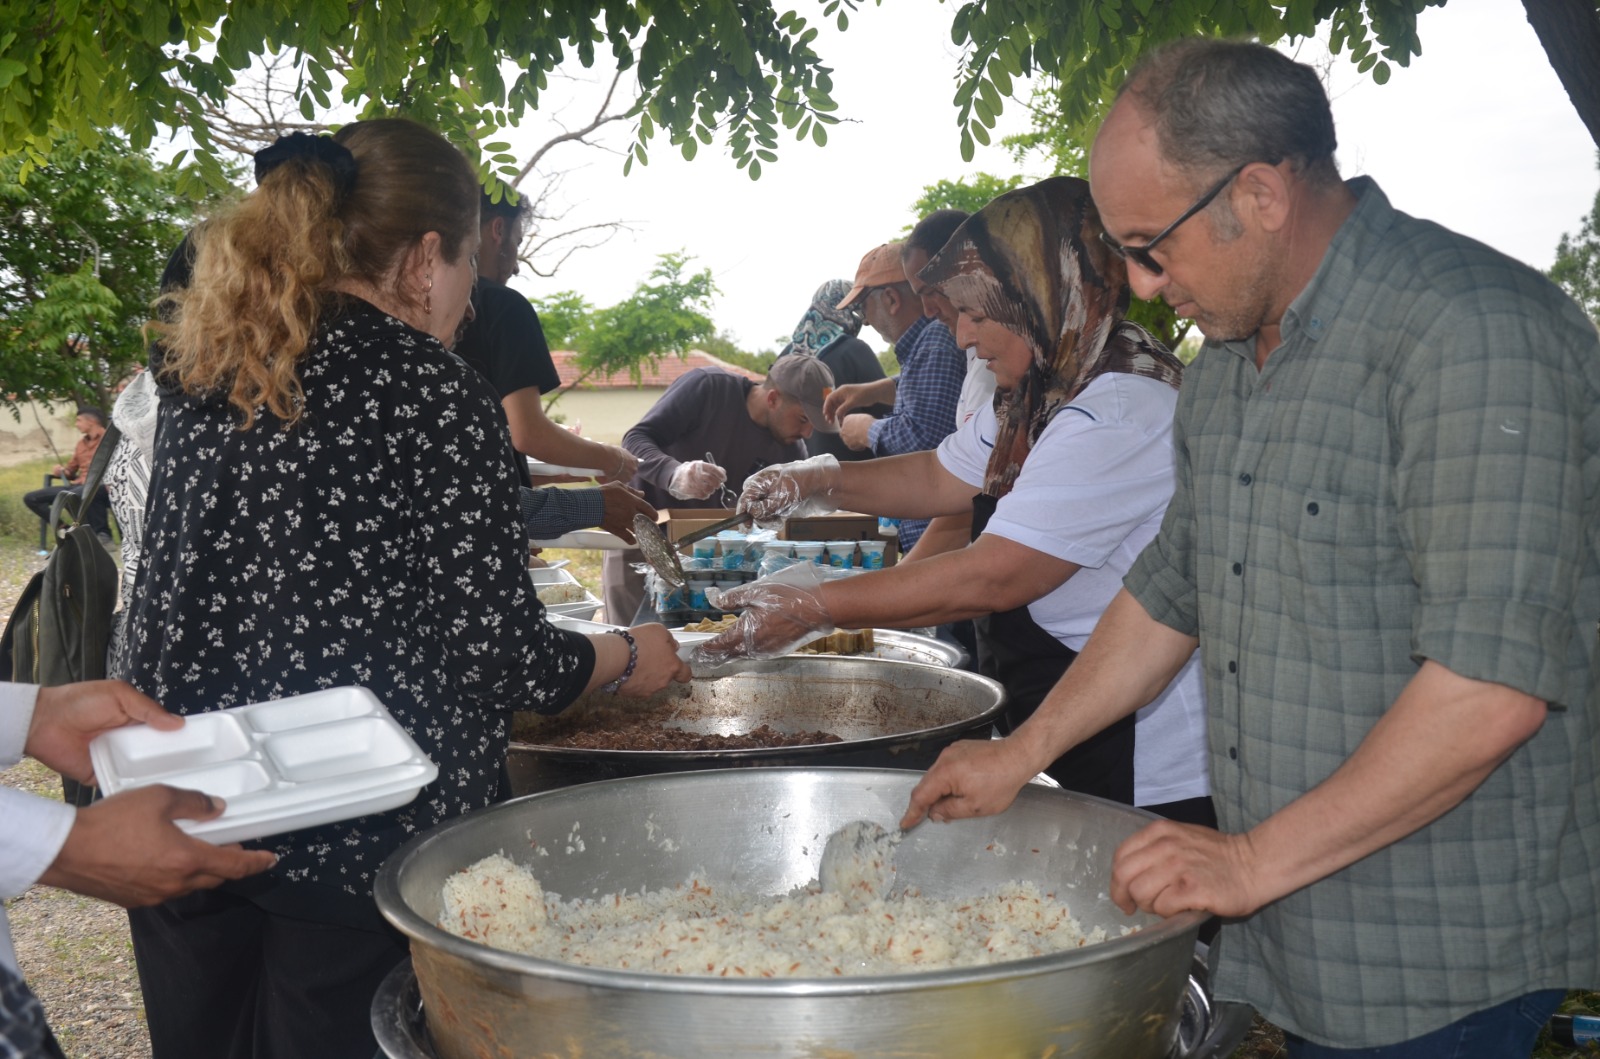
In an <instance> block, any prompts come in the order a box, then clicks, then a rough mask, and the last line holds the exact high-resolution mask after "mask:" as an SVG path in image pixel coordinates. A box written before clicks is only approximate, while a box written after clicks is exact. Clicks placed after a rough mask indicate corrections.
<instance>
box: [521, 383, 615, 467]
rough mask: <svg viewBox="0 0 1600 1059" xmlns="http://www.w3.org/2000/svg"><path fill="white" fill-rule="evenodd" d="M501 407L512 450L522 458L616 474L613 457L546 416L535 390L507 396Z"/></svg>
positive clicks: (598, 446) (603, 448)
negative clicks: (503, 410)
mask: <svg viewBox="0 0 1600 1059" xmlns="http://www.w3.org/2000/svg"><path fill="white" fill-rule="evenodd" d="M501 404H502V405H503V406H504V407H505V410H506V420H507V421H508V422H509V423H510V426H511V444H512V447H513V448H515V449H516V450H517V451H518V452H520V453H522V454H523V455H524V456H532V457H533V458H534V459H536V460H539V461H541V462H543V463H551V464H555V465H556V466H559V467H585V468H591V469H593V470H597V471H600V472H601V473H602V474H607V475H609V474H614V473H615V472H616V470H617V462H618V456H617V454H616V453H615V452H613V451H611V450H610V449H609V448H607V447H606V446H605V445H602V444H601V443H600V442H598V441H591V440H589V439H588V438H584V437H580V436H578V435H577V434H574V433H573V432H572V431H570V430H568V429H567V428H566V427H564V426H562V425H561V424H560V423H557V422H555V421H553V420H551V419H550V418H549V417H548V416H546V415H545V413H544V403H543V401H542V399H541V397H540V394H539V391H538V390H536V389H534V388H532V387H529V388H527V389H523V390H518V391H517V392H516V393H513V394H508V395H507V396H506V398H505V399H504V400H503V401H502V402H501Z"/></svg>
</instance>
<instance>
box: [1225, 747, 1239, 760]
mask: <svg viewBox="0 0 1600 1059" xmlns="http://www.w3.org/2000/svg"><path fill="white" fill-rule="evenodd" d="M1228 757H1229V758H1230V759H1231V760H1233V761H1238V760H1239V748H1238V747H1236V746H1230V747H1229V748H1228Z"/></svg>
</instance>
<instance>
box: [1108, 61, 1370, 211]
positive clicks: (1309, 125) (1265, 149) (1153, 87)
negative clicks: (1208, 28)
mask: <svg viewBox="0 0 1600 1059" xmlns="http://www.w3.org/2000/svg"><path fill="white" fill-rule="evenodd" d="M1124 94H1127V95H1131V96H1133V97H1134V99H1135V100H1136V101H1137V102H1138V103H1139V105H1140V107H1141V109H1143V110H1144V111H1145V112H1146V113H1148V114H1149V115H1150V116H1151V118H1152V119H1153V127H1154V129H1155V133H1156V140H1157V143H1158V144H1159V145H1160V147H1161V153H1162V155H1163V156H1164V157H1165V158H1166V160H1167V161H1168V162H1170V163H1172V164H1173V165H1174V166H1176V167H1178V168H1179V169H1182V170H1186V171H1191V172H1193V173H1194V174H1195V176H1196V183H1197V184H1198V183H1202V182H1203V181H1206V180H1214V179H1218V178H1220V177H1221V176H1222V175H1223V174H1224V173H1226V172H1227V171H1228V170H1230V169H1233V168H1236V167H1238V166H1243V165H1247V164H1249V163H1250V162H1267V163H1270V164H1273V165H1276V164H1277V163H1279V162H1282V161H1283V160H1285V159H1289V160H1291V161H1292V162H1293V163H1294V169H1295V171H1296V172H1297V173H1299V174H1300V175H1301V176H1303V177H1304V178H1305V179H1307V180H1309V181H1311V182H1312V183H1314V184H1327V183H1330V182H1333V181H1337V180H1338V179H1339V169H1338V165H1337V164H1336V163H1335V161H1334V157H1333V152H1334V149H1335V148H1336V147H1338V145H1339V141H1338V138H1337V137H1336V136H1335V135H1334V131H1333V110H1332V108H1331V107H1329V105H1328V94H1327V92H1325V91H1324V90H1323V87H1322V82H1321V80H1320V79H1318V77H1317V73H1316V71H1315V70H1313V69H1312V68H1311V67H1309V66H1306V65H1304V64H1302V63H1297V62H1295V61H1294V60H1293V59H1290V58H1289V57H1288V56H1286V55H1284V54H1282V53H1281V52H1277V51H1274V50H1273V49H1271V48H1268V47H1266V46H1265V45H1261V44H1254V43H1251V42H1248V41H1232V40H1214V39H1210V38H1206V37H1198V38H1189V39H1185V40H1180V41H1174V42H1173V43H1171V44H1167V45H1165V46H1163V47H1161V48H1158V49H1156V50H1155V51H1153V52H1151V53H1150V54H1149V55H1147V56H1145V58H1143V59H1142V60H1140V61H1139V63H1138V64H1137V65H1136V66H1135V67H1134V68H1133V70H1132V71H1130V72H1129V74H1128V78H1127V80H1126V81H1124V82H1123V85H1122V88H1121V89H1119V90H1118V92H1117V96H1118V98H1119V99H1120V98H1121V97H1122V96H1123V95H1124ZM1223 201H1224V202H1226V197H1224V199H1223Z"/></svg>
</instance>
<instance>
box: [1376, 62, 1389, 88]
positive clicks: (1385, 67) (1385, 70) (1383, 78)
mask: <svg viewBox="0 0 1600 1059" xmlns="http://www.w3.org/2000/svg"><path fill="white" fill-rule="evenodd" d="M1372 80H1373V81H1374V82H1375V83H1376V84H1380V85H1386V84H1388V83H1389V64H1388V63H1386V62H1380V63H1378V65H1376V66H1374V67H1373V68H1372Z"/></svg>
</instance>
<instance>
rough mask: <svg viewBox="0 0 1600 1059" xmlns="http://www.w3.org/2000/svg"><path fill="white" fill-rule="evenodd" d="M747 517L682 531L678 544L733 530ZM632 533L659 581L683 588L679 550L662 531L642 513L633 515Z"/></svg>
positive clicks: (748, 518) (747, 519) (743, 514)
mask: <svg viewBox="0 0 1600 1059" xmlns="http://www.w3.org/2000/svg"><path fill="white" fill-rule="evenodd" d="M749 521H750V516H749V515H748V514H745V513H742V512H741V513H740V514H737V515H734V516H733V517H732V518H725V519H723V520H722V521H721V522H713V523H712V524H711V525H709V526H707V527H705V528H704V529H697V530H695V531H694V532H693V533H688V534H685V535H684V536H682V537H679V538H678V546H679V547H682V546H683V545H685V544H693V543H694V542H695V541H699V540H705V539H706V538H707V537H710V536H713V535H714V534H716V533H719V532H721V531H722V530H725V529H732V528H733V527H734V526H737V525H739V524H740V523H744V522H749ZM633 535H634V537H635V538H636V539H637V540H638V542H639V550H640V551H641V552H643V553H644V557H645V561H646V562H648V563H649V564H650V565H651V566H652V567H654V568H655V572H656V573H657V574H658V575H659V576H660V577H661V580H663V581H665V582H667V584H669V585H671V586H672V587H673V588H683V587H684V586H686V585H687V584H688V583H689V580H688V578H686V577H684V575H683V561H682V560H681V559H679V558H678V549H677V548H674V547H673V546H672V544H671V542H669V541H668V540H667V538H666V537H665V536H663V535H662V533H661V527H659V526H657V525H656V524H655V523H654V522H653V521H651V520H650V518H649V517H648V516H647V515H645V514H644V513H643V512H640V513H639V514H637V515H635V516H633Z"/></svg>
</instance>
